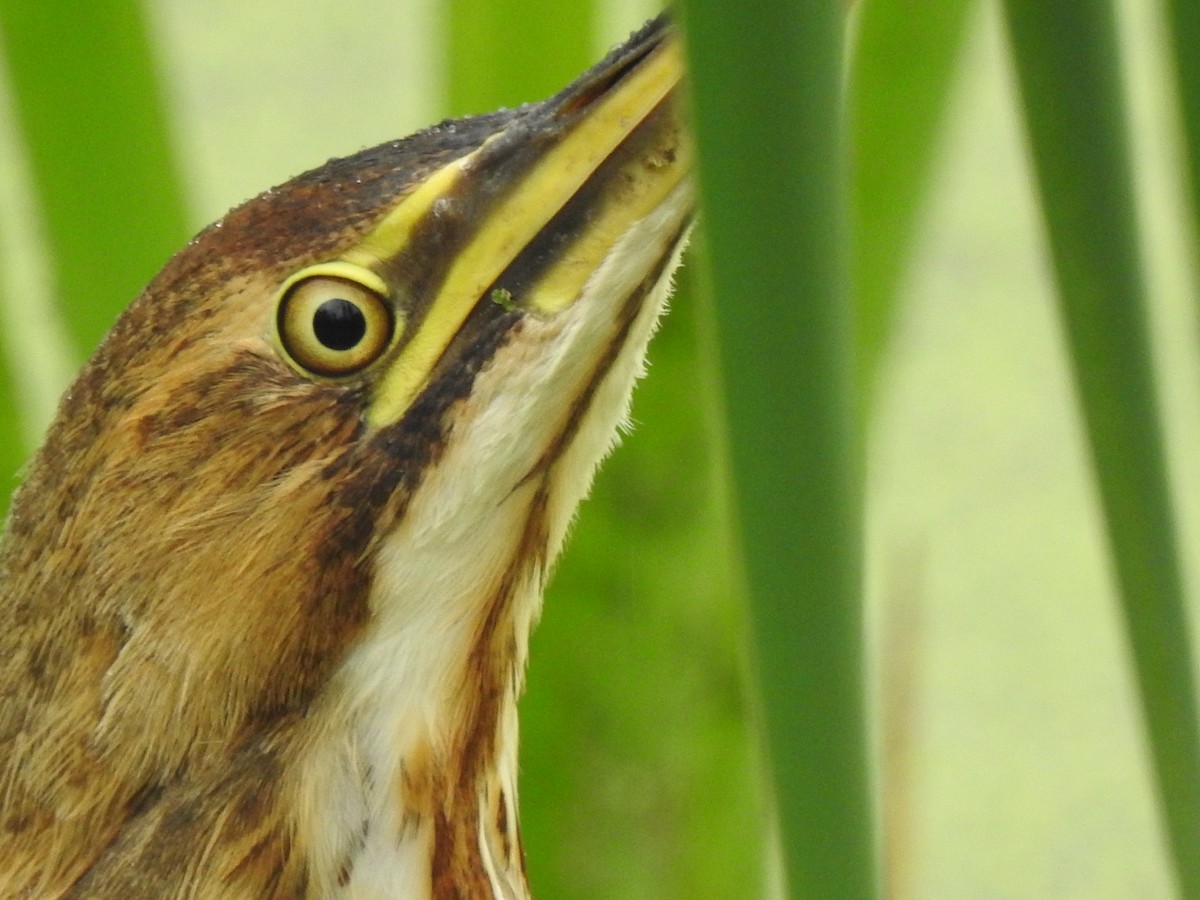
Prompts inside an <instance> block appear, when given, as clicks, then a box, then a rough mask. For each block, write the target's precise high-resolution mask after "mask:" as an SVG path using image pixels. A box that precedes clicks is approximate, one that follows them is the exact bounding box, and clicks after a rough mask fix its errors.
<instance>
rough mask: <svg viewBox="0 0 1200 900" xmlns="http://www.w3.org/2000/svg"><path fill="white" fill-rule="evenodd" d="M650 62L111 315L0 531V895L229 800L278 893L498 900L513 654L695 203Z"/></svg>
mask: <svg viewBox="0 0 1200 900" xmlns="http://www.w3.org/2000/svg"><path fill="white" fill-rule="evenodd" d="M680 72H681V62H680V59H679V48H678V46H677V42H676V39H675V38H674V37H673V36H672V35H671V33H670V31H669V30H668V29H666V28H665V27H664V25H663V24H662V23H661V22H660V23H656V24H652V25H651V26H648V27H647V28H646V29H645V30H643V31H642V32H641V33H639V34H638V35H636V36H635V37H634V38H633V39H632V40H631V41H630V42H629V43H628V44H626V45H625V46H623V47H622V48H619V49H618V50H617V51H615V52H614V53H613V54H612V55H610V56H609V57H608V58H607V59H606V60H605V61H604V62H602V63H601V64H600V65H598V66H597V67H596V68H595V69H593V70H592V71H590V72H588V73H587V74H586V75H584V76H583V77H582V78H581V79H580V80H579V81H577V82H576V83H574V84H573V85H571V86H570V87H568V88H567V89H566V90H564V91H563V92H561V93H560V94H558V95H557V96H555V97H553V98H551V99H550V100H548V101H546V102H544V103H540V104H536V105H531V106H527V107H523V108H521V109H518V110H513V111H508V112H503V113H498V114H494V115H488V116H480V117H476V118H471V119H464V120H460V121H456V122H448V123H444V124H443V125H440V126H437V127H434V128H431V129H429V130H427V131H424V132H421V133H419V134H417V135H414V136H413V137H410V138H408V139H405V140H401V141H397V142H395V143H391V144H387V145H384V146H381V147H377V148H375V149H372V150H367V151H364V152H362V153H359V154H358V155H356V156H353V157H350V158H347V159H342V160H335V161H333V162H330V163H329V164H327V165H325V166H323V167H321V168H320V169H316V170H314V171H312V172H309V173H307V174H305V175H302V176H300V177H298V178H297V179H295V180H293V181H291V182H289V183H288V184H286V185H284V186H282V187H280V188H278V189H275V190H272V191H268V192H266V193H264V194H263V195H261V196H260V197H258V198H256V199H254V200H252V201H250V202H249V203H247V204H245V205H244V206H242V207H240V208H239V209H236V210H234V211H233V212H231V213H230V214H229V215H228V216H226V217H225V218H224V219H223V220H222V221H221V222H218V223H216V224H215V225H213V226H211V227H209V228H208V229H207V230H205V231H204V232H203V233H202V234H201V235H200V236H199V237H197V238H196V239H195V240H194V241H193V242H192V243H191V244H189V245H188V247H187V248H185V249H184V250H183V251H182V252H181V253H180V254H179V255H178V256H176V257H175V258H174V259H173V260H172V261H171V262H170V263H169V264H168V265H167V267H166V268H165V269H164V271H163V272H162V273H161V274H160V275H159V276H158V278H156V279H155V280H154V282H153V283H152V284H151V285H150V286H149V288H147V290H146V291H145V293H144V294H143V295H142V296H141V297H140V298H138V300H137V301H136V302H135V303H134V304H133V305H132V306H131V307H130V309H129V310H128V311H127V312H126V313H125V314H124V316H122V318H121V319H120V321H119V322H118V323H117V325H116V327H115V328H114V329H113V331H112V332H111V334H110V335H109V337H108V338H107V340H106V341H105V342H104V344H103V346H102V347H101V348H100V350H99V351H98V352H97V353H96V355H95V356H94V357H93V359H92V360H91V361H90V363H89V364H88V366H87V367H86V368H85V370H84V371H83V373H82V374H81V375H80V377H79V379H78V380H77V381H76V383H75V384H74V385H73V386H72V388H71V389H70V391H69V392H68V394H67V396H66V398H65V399H64V401H63V403H62V406H61V408H60V410H59V414H58V417H57V420H56V422H55V424H54V425H53V427H52V430H51V433H50V436H49V438H48V440H47V442H46V444H45V446H44V447H43V449H42V450H41V452H40V453H39V455H38V457H37V459H36V461H35V462H34V464H33V465H32V467H31V469H30V473H29V477H28V479H27V481H26V483H25V485H24V486H23V487H22V488H21V489H20V491H19V492H18V494H17V496H16V498H15V499H14V505H13V509H12V513H11V516H10V519H9V522H8V528H7V532H6V534H5V537H4V545H3V550H2V558H0V566H2V569H0V574H2V577H3V582H2V592H3V593H2V594H0V626H2V627H0V798H2V799H3V801H4V804H5V805H4V807H3V821H2V822H0V834H5V833H7V834H10V835H12V834H15V835H17V837H16V838H14V839H13V841H14V843H13V844H12V846H13V847H14V848H15V849H14V850H13V853H12V855H11V858H12V859H16V860H18V862H17V863H15V864H13V865H16V866H17V868H16V869H15V871H17V872H18V875H10V877H11V878H13V879H18V878H19V877H20V873H21V872H24V873H25V875H26V876H27V877H28V878H29V879H31V880H29V881H28V882H26V883H41V884H45V885H52V884H55V883H57V882H55V879H56V878H60V879H61V878H64V877H66V878H80V877H83V878H93V879H95V884H102V883H105V882H103V881H102V880H101V879H103V878H104V877H112V878H116V877H117V876H116V874H113V873H116V872H117V871H118V863H116V862H112V859H117V858H118V857H116V856H113V857H111V858H110V857H105V856H104V855H103V853H104V852H107V851H103V850H102V849H97V850H96V852H95V853H90V852H89V853H84V854H79V855H78V856H77V857H76V856H73V855H72V854H73V852H74V851H72V850H71V848H70V846H69V845H70V844H71V842H78V841H79V840H81V839H83V840H89V841H94V842H95V843H96V845H97V846H98V847H101V848H102V847H105V846H109V847H115V848H117V849H118V850H120V848H121V847H122V846H123V844H122V842H123V841H126V842H128V841H129V840H132V839H128V838H127V837H126V836H125V835H126V832H125V831H124V830H123V829H125V825H126V824H128V821H129V820H131V818H138V817H140V821H141V824H140V825H139V826H138V827H139V828H140V829H141V831H140V832H139V834H140V835H141V837H139V838H137V840H136V841H134V842H133V844H130V845H129V846H127V847H125V849H124V850H121V852H122V853H125V854H126V856H125V857H120V858H125V859H128V858H131V857H129V856H128V854H133V853H135V850H136V847H141V848H143V849H142V850H137V851H136V852H141V853H146V852H149V851H146V850H145V849H144V848H146V847H150V846H152V845H153V840H152V838H153V836H154V834H156V833H157V832H156V831H155V828H158V829H160V830H161V828H162V827H164V826H163V822H164V821H166V819H163V818H162V816H166V815H168V813H167V812H162V813H161V815H160V814H159V813H156V810H159V809H166V810H168V811H170V810H173V811H174V813H173V814H175V815H176V816H177V818H178V817H179V816H181V815H182V813H181V812H180V811H181V810H190V811H191V812H190V815H191V818H190V819H188V821H189V822H193V823H203V822H209V823H210V824H211V820H212V817H213V816H215V815H216V813H215V812H213V811H212V810H213V809H218V808H221V807H220V804H221V803H222V802H224V803H226V804H227V806H229V805H232V806H236V807H237V809H238V810H241V812H240V813H239V814H243V813H244V814H245V815H250V814H249V813H245V807H246V800H245V798H246V796H247V791H248V788H247V787H246V784H251V783H253V784H258V785H259V786H260V788H259V793H258V794H257V795H256V797H257V804H258V805H257V806H256V807H255V809H258V810H259V813H258V815H259V818H261V822H259V823H258V824H257V825H256V826H254V827H255V828H257V831H254V833H256V834H258V833H261V834H265V835H275V836H276V838H277V839H278V840H279V841H282V842H283V843H284V844H286V846H287V848H289V849H288V850H287V853H286V854H284V855H285V856H286V857H287V859H286V861H285V862H277V864H276V869H277V870H278V871H276V872H275V875H274V876H273V877H275V878H277V879H279V878H292V879H294V883H295V884H301V883H305V882H307V883H308V885H309V888H310V890H312V891H314V892H315V893H318V894H320V893H322V892H324V891H325V890H326V889H327V888H328V889H329V890H333V889H334V888H335V887H336V886H337V885H342V886H343V887H346V886H348V885H349V886H354V885H357V886H359V887H363V888H364V889H367V888H370V887H371V886H372V885H374V884H376V883H379V884H383V883H385V882H386V881H387V879H389V878H390V879H394V878H395V877H397V876H396V873H397V872H404V873H408V875H406V876H405V877H408V876H409V875H411V876H412V877H414V878H417V879H418V881H420V880H421V879H424V880H425V882H427V883H429V884H431V885H433V891H434V893H435V895H436V894H438V890H439V889H438V885H439V884H440V885H441V886H442V887H443V888H444V887H446V886H447V885H449V884H451V881H454V882H455V883H457V884H460V885H461V884H468V886H469V885H471V884H476V883H478V885H480V886H481V888H480V889H482V886H489V887H490V889H491V890H492V891H493V892H494V893H496V894H497V895H504V891H505V890H512V891H517V892H519V888H520V884H521V883H522V879H521V876H520V859H519V857H520V851H519V846H518V841H517V840H516V836H515V822H516V808H515V802H516V801H515V783H514V781H515V746H516V745H515V742H516V726H515V701H516V696H517V694H518V693H519V691H520V688H521V681H522V677H523V675H522V672H523V667H524V662H525V648H526V641H527V638H528V632H529V628H530V626H531V624H532V620H533V618H534V617H535V616H536V614H537V612H538V608H539V606H540V599H541V590H542V586H543V581H544V578H545V575H546V572H547V568H548V566H549V565H550V564H551V563H552V561H553V559H554V558H555V556H556V554H557V553H558V550H559V548H560V545H561V542H562V540H563V536H564V533H565V531H566V528H567V526H568V524H569V521H570V519H571V517H572V515H573V513H574V510H575V508H576V505H577V504H578V502H579V501H580V499H581V498H582V497H583V495H584V494H585V493H586V491H587V489H588V486H589V484H590V481H591V477H592V473H593V470H594V468H595V466H596V464H597V463H598V462H599V461H600V459H601V458H602V457H603V456H604V455H605V454H606V452H607V451H608V450H609V449H610V447H611V445H612V444H613V442H614V438H615V435H616V432H617V429H618V427H619V426H620V425H621V423H622V422H623V420H624V418H625V415H626V411H627V406H628V402H629V396H630V391H631V389H632V386H633V382H634V380H635V379H636V378H637V376H638V374H639V373H640V370H641V368H642V365H643V359H644V353H645V349H646V344H647V341H648V339H649V337H650V334H651V332H652V331H653V328H654V325H655V322H656V320H657V317H658V315H659V313H660V311H661V309H662V306H663V303H664V298H665V295H666V293H667V290H668V281H669V278H670V274H671V271H672V270H673V268H674V266H675V265H676V264H677V262H678V255H679V252H680V249H681V246H682V244H683V242H684V238H685V234H686V231H687V228H688V225H689V222H690V219H691V214H692V195H691V188H690V186H689V179H688V173H689V169H690V150H689V144H688V141H687V139H686V137H685V135H684V132H683V128H682V125H681V121H680V115H679V110H678V103H679V100H678V96H677V94H678V85H679V79H680ZM18 694H19V696H18ZM231 773H233V774H231ZM237 773H242V774H241V775H238V774H237ZM239 779H241V780H239ZM201 789H203V790H201ZM205 792H207V793H205ZM205 798H207V799H205ZM222 798H224V799H222ZM239 803H240V804H241V805H238V804H239ZM172 804H173V805H172ZM206 804H207V805H206ZM230 808H232V807H230ZM155 815H159V818H158V819H155V818H154V817H155ZM180 821H182V819H180ZM221 821H222V822H226V823H227V822H228V821H229V820H228V819H227V818H223V819H221ZM154 822H158V825H157V826H156V825H154ZM63 823H68V824H63ZM69 823H74V824H69ZM180 827H181V828H182V832H181V835H180V834H177V835H176V837H177V838H178V839H179V840H180V841H183V842H184V843H186V841H187V840H189V839H190V838H189V833H188V832H187V829H186V828H183V827H182V826H180ZM214 827H215V826H214ZM222 827H227V826H225V825H223V826H222ZM249 827H250V826H247V828H249ZM195 828H196V834H195V835H194V838H195V840H206V839H209V840H212V841H217V838H216V837H212V836H211V835H210V834H209V832H205V831H203V829H202V828H201V826H200V825H199V824H197V825H195ZM4 829H6V831H5V830H4ZM217 830H218V831H219V830H220V829H217ZM251 830H252V831H253V830H254V829H251ZM22 834H24V835H26V837H25V838H22V837H21V835H22ZM38 835H42V836H43V837H44V838H45V840H46V841H47V842H48V843H47V844H46V846H47V847H49V849H48V850H46V851H45V852H44V854H43V859H42V861H41V862H39V861H38V860H37V859H33V858H32V856H30V854H32V855H33V856H36V855H37V852H39V851H36V847H37V846H38V845H37V838H38ZM3 840H4V838H2V837H0V843H2V842H3ZM263 840H264V841H265V840H266V838H263ZM22 841H24V843H22ZM134 845H136V847H135V846H134ZM397 847H400V848H402V850H403V852H400V851H397V849H396V848H397ZM22 848H34V849H33V850H30V853H29V854H26V856H27V857H29V858H26V859H25V861H24V863H21V862H20V861H19V860H20V859H21V858H22V853H23V852H24V851H23V850H22ZM131 848H132V849H131ZM112 852H114V853H115V852H116V851H112ZM280 852H281V853H282V851H280ZM397 853H399V855H398V856H397ZM76 859H78V860H81V862H80V861H75V860H76ZM106 859H108V860H109V861H108V862H107V863H106V862H105V860H106ZM31 860H32V861H31ZM47 860H48V861H47ZM298 860H299V861H298ZM105 865H108V867H109V869H108V870H106V869H105V868H104V866H105ZM472 867H474V868H473V869H472ZM34 870H37V871H34ZM109 870H111V871H109ZM4 871H5V864H4V863H0V885H3V884H5V881H4ZM106 871H109V875H107V876H106V875H105V872H106ZM30 872H34V874H33V875H30V874H29V873H30ZM97 873H98V874H97ZM280 873H285V874H280ZM34 876H36V878H41V879H42V881H41V882H38V881H37V880H36V878H35V877H34ZM229 877H232V876H229ZM470 878H475V879H476V880H477V882H470V881H468V880H467V879H470ZM439 879H441V881H439ZM425 882H422V883H425ZM11 883H18V882H17V881H16V880H14V881H12V882H11ZM114 883H116V882H114ZM391 883H394V881H393V882H391ZM414 883H415V882H414ZM347 889H348V888H347ZM468 893H469V894H470V895H471V896H474V894H471V893H470V892H469V891H468ZM230 896H232V894H230ZM411 896H418V894H411Z"/></svg>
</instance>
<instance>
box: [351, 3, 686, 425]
mask: <svg viewBox="0 0 1200 900" xmlns="http://www.w3.org/2000/svg"><path fill="white" fill-rule="evenodd" d="M682 72H683V60H682V52H681V48H680V46H679V39H678V36H677V35H676V34H675V32H674V31H673V30H671V29H670V28H669V27H667V26H666V25H665V23H664V22H663V21H662V20H659V21H657V22H655V23H652V24H651V25H649V26H647V27H646V28H645V29H644V30H643V31H642V32H640V33H639V34H637V35H635V36H634V37H633V38H632V39H631V40H630V41H629V42H628V43H626V44H625V45H623V46H622V47H620V48H618V49H617V50H616V51H614V52H613V53H612V54H611V55H610V56H609V57H608V58H607V59H605V60H604V61H603V62H601V63H600V64H599V65H597V66H596V67H595V68H593V69H592V70H591V71H589V72H587V73H586V74H584V75H583V76H582V77H581V78H580V79H579V80H578V81H576V82H575V83H574V84H572V85H571V86H569V87H568V88H567V89H565V90H564V91H562V92H561V93H559V94H558V95H556V96H555V97H552V98H551V99H549V100H547V101H545V102H544V103H540V104H537V105H533V106H529V107H527V108H525V109H523V110H521V111H519V112H518V113H517V114H516V115H515V116H514V117H513V118H512V119H510V120H509V121H508V122H507V124H506V125H505V126H504V127H503V128H502V130H500V131H499V132H497V133H496V134H494V135H492V136H491V137H489V138H488V139H487V140H486V141H484V142H483V144H482V145H480V146H478V147H477V148H476V149H474V150H473V151H472V152H470V153H468V154H466V155H465V156H462V157H459V158H457V159H454V160H453V161H452V162H449V163H448V164H446V165H444V166H443V167H441V168H440V169H437V170H435V171H434V172H433V174H432V175H430V176H429V177H428V178H426V179H425V180H424V181H422V182H421V183H419V184H418V185H417V186H416V187H415V188H414V189H413V190H412V191H411V192H410V193H409V194H408V195H407V196H405V197H404V199H402V200H401V201H400V202H399V203H398V204H397V205H396V206H395V207H394V208H393V209H392V210H391V211H390V212H388V213H387V214H386V215H385V216H384V217H383V218H382V219H381V220H380V222H379V223H378V224H377V225H376V226H375V227H374V229H373V230H371V231H370V232H369V233H368V234H367V235H366V236H365V238H363V239H362V240H361V241H360V242H359V243H358V244H357V245H356V246H354V247H353V248H351V249H349V250H348V251H346V252H345V253H344V254H343V255H342V257H341V259H340V261H339V262H340V263H341V264H345V265H349V266H353V267H356V268H358V269H360V270H366V271H367V272H369V273H372V274H373V275H375V276H377V277H378V279H379V281H380V282H381V283H382V284H384V285H386V290H387V291H388V293H389V294H390V295H391V297H392V299H393V301H394V302H395V304H396V306H397V311H398V315H397V322H398V323H399V328H398V331H399V337H398V338H397V339H396V344H395V348H394V350H393V352H392V353H391V355H390V357H389V359H388V361H387V363H386V368H385V369H384V370H383V372H382V374H381V376H380V378H379V379H378V381H377V382H376V385H375V389H374V393H373V397H372V399H371V402H370V405H369V408H368V410H367V413H366V420H367V423H368V425H369V426H371V427H373V428H382V427H386V426H388V425H391V424H393V423H395V422H397V421H399V420H400V419H401V418H402V417H403V415H404V413H405V411H406V410H407V409H408V408H409V407H410V405H411V404H412V402H413V400H414V398H415V397H416V396H417V395H418V394H419V393H420V392H421V391H422V389H423V388H424V387H425V386H426V385H427V384H428V383H429V381H430V378H431V376H432V374H433V373H434V372H435V370H436V368H437V365H438V362H439V360H440V359H441V358H442V357H443V354H444V353H445V351H446V349H447V347H448V346H449V345H450V344H451V342H452V341H453V340H454V338H455V336H456V335H458V334H459V333H460V331H461V330H462V329H463V327H464V323H466V322H467V320H468V317H469V316H470V315H471V313H472V311H473V310H476V309H478V308H480V307H481V306H488V305H490V306H493V307H500V308H502V310H503V311H508V312H512V311H520V313H522V314H526V315H534V316H542V317H545V316H553V315H555V314H557V313H559V312H561V311H562V310H564V309H566V308H568V307H569V306H571V304H573V303H574V302H575V301H576V300H577V299H578V298H579V297H580V296H581V294H582V292H583V289H584V286H585V284H586V283H587V281H588V279H589V278H590V277H592V275H593V273H595V272H596V270H597V268H598V267H599V266H600V264H601V262H602V261H603V260H604V259H605V257H606V256H607V255H608V254H609V252H610V251H611V250H612V248H613V246H614V245H615V244H616V242H617V241H618V240H619V239H620V238H621V237H622V236H623V235H624V234H626V233H627V231H628V230H629V228H630V226H631V225H632V224H633V223H635V222H637V221H639V220H641V219H643V218H644V217H645V216H647V215H648V214H649V213H651V212H652V211H653V210H655V209H656V208H657V207H658V206H659V205H660V204H661V203H662V202H663V199H664V198H665V197H666V196H667V195H668V194H669V193H670V192H671V191H672V190H673V189H675V188H677V187H678V186H679V184H680V182H681V181H683V180H684V178H685V177H686V175H687V173H688V172H689V170H690V168H691V161H690V155H691V151H690V145H689V142H688V140H687V137H686V133H685V129H684V127H683V124H682V122H681V118H680V113H679V110H678V106H679V102H678V98H677V95H678V93H679V91H678V88H679V84H680V81H681V78H682Z"/></svg>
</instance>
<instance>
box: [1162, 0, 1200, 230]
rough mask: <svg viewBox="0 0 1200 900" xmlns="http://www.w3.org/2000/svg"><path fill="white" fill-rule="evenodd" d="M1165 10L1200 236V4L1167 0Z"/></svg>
mask: <svg viewBox="0 0 1200 900" xmlns="http://www.w3.org/2000/svg"><path fill="white" fill-rule="evenodd" d="M1164 9H1165V12H1166V14H1167V16H1166V18H1167V22H1168V24H1169V36H1170V40H1171V50H1172V53H1171V57H1172V61H1173V62H1174V65H1175V82H1176V89H1177V90H1178V93H1179V102H1180V113H1181V116H1180V118H1181V122H1182V125H1183V138H1184V156H1185V168H1186V177H1187V180H1188V189H1189V190H1190V193H1191V208H1192V209H1191V212H1192V221H1193V226H1192V233H1193V235H1200V61H1198V60H1197V58H1196V48H1197V47H1200V3H1197V2H1195V0H1167V2H1166V3H1165V4H1164Z"/></svg>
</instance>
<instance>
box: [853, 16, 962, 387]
mask: <svg viewBox="0 0 1200 900" xmlns="http://www.w3.org/2000/svg"><path fill="white" fill-rule="evenodd" d="M858 5H859V10H858V29H857V32H856V34H855V38H856V40H855V42H854V47H853V58H852V60H851V64H850V90H849V96H848V98H847V102H848V118H849V122H848V125H849V136H850V154H851V161H852V167H851V179H850V222H851V267H850V271H851V273H852V277H853V279H854V313H855V324H856V330H857V335H858V337H857V342H856V344H857V346H856V349H857V351H858V368H859V372H860V378H859V388H860V395H859V401H860V402H861V403H864V404H869V399H870V394H871V391H872V389H873V387H874V385H875V378H876V370H877V369H878V367H879V361H880V358H881V357H882V356H883V353H884V349H885V347H886V344H887V335H888V333H889V331H890V330H891V324H892V319H893V305H894V302H895V296H896V290H897V287H898V285H899V282H900V277H901V275H902V274H903V272H904V268H905V266H906V264H907V262H908V257H909V255H910V253H911V251H912V249H913V245H914V243H915V238H916V225H917V221H918V218H919V215H918V214H919V212H920V210H921V206H922V203H923V201H924V199H925V196H926V194H927V193H928V192H927V191H926V185H927V183H928V181H929V176H930V173H931V172H932V171H933V162H934V159H935V157H936V152H935V151H936V149H937V147H938V146H939V143H940V141H939V140H938V138H939V137H940V134H941V129H940V128H939V127H938V126H939V125H940V123H941V120H942V118H943V115H944V112H945V109H946V103H947V100H948V99H949V96H950V88H951V86H952V84H953V83H954V75H955V73H956V71H957V68H958V67H957V65H956V64H957V61H958V57H959V51H960V49H961V47H962V44H963V37H964V35H965V33H966V27H965V26H966V23H967V18H968V16H967V13H968V12H969V11H970V10H971V9H973V8H974V4H973V3H971V2H970V0H928V2H926V3H925V4H923V6H922V12H921V15H919V16H914V15H913V9H912V4H911V3H908V2H906V0H859V2H858Z"/></svg>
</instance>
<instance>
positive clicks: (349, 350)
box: [278, 275, 395, 377]
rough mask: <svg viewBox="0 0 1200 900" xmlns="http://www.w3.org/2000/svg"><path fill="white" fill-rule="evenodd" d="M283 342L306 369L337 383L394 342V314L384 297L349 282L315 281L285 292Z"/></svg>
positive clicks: (307, 280)
mask: <svg viewBox="0 0 1200 900" xmlns="http://www.w3.org/2000/svg"><path fill="white" fill-rule="evenodd" d="M278 327H279V340H280V342H281V343H282V344H283V349H284V350H285V351H286V352H287V353H288V355H289V356H291V358H292V359H293V360H294V361H295V362H296V364H297V365H299V366H300V367H302V368H304V369H307V370H308V371H309V372H312V373H313V374H315V375H326V376H332V377H337V376H339V375H351V374H353V373H355V372H358V371H361V370H362V369H365V368H366V367H367V366H369V365H370V364H371V363H373V362H374V361H375V360H377V359H378V358H379V356H380V355H381V354H382V353H383V351H384V350H386V349H387V348H388V345H389V344H390V343H391V340H392V332H393V330H394V327H395V325H394V322H393V318H392V311H391V308H390V307H389V306H388V304H387V303H386V302H385V301H384V299H383V297H381V296H380V295H379V294H378V293H376V292H375V291H374V290H371V289H370V288H368V287H366V286H365V285H362V284H359V283H358V282H355V281H351V280H350V279H347V278H336V277H332V276H328V275H315V276H313V277H311V278H304V279H302V280H300V281H297V282H296V283H295V284H293V285H291V286H290V287H289V288H287V290H286V291H285V293H284V295H283V297H282V298H281V300H280V303H279V319H278Z"/></svg>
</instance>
